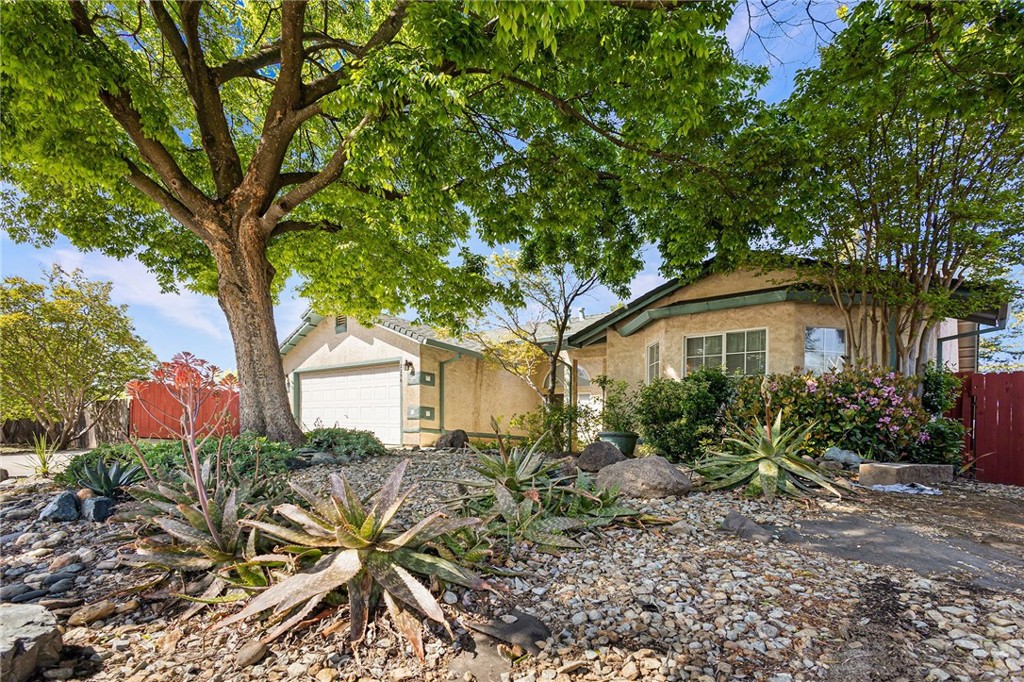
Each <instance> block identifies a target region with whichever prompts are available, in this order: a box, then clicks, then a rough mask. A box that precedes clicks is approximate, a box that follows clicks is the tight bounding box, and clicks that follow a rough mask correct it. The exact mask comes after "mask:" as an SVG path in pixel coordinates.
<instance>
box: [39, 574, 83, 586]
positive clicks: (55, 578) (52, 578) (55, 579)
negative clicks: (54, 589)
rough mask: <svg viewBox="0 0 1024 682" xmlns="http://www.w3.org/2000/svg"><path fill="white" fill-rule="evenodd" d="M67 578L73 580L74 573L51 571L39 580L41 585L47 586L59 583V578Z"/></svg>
mask: <svg viewBox="0 0 1024 682" xmlns="http://www.w3.org/2000/svg"><path fill="white" fill-rule="evenodd" d="M69 578H70V579H71V580H74V579H75V574H74V573H64V572H63V571H62V572H60V573H51V574H49V575H48V576H46V577H45V578H43V579H42V581H41V582H42V583H43V587H49V586H50V585H53V584H55V583H59V582H60V581H61V580H67V579H69Z"/></svg>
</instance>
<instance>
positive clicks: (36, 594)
mask: <svg viewBox="0 0 1024 682" xmlns="http://www.w3.org/2000/svg"><path fill="white" fill-rule="evenodd" d="M47 594H49V593H48V592H47V591H46V590H32V591H31V592H23V593H22V594H19V595H18V596H16V597H11V603H12V604H24V603H25V602H30V601H35V600H36V599H39V598H40V597H45V596H46V595H47Z"/></svg>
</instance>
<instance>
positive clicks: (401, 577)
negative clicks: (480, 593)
mask: <svg viewBox="0 0 1024 682" xmlns="http://www.w3.org/2000/svg"><path fill="white" fill-rule="evenodd" d="M408 464H409V461H408V460H405V461H404V462H402V463H401V464H399V465H398V467H396V468H395V470H394V472H392V474H391V475H390V476H389V477H388V479H387V481H386V482H385V483H384V485H383V486H382V487H381V489H380V490H379V491H378V492H377V493H376V494H375V495H374V496H373V497H371V498H370V499H369V500H368V502H367V503H366V504H364V502H363V501H362V500H361V499H360V498H359V496H358V495H356V493H355V492H354V491H353V490H352V488H351V486H350V485H349V483H348V481H347V480H346V479H345V477H344V476H343V475H341V474H332V475H331V477H330V487H331V492H330V496H329V497H328V499H326V500H325V499H322V498H320V497H318V496H317V495H315V494H314V493H312V492H310V491H308V490H305V489H304V488H302V487H301V486H297V485H295V484H292V488H293V489H294V490H295V492H296V493H297V494H298V495H299V496H300V497H302V498H303V499H305V500H306V502H308V503H309V506H310V510H306V509H303V508H301V507H299V506H296V505H294V504H283V505H280V506H278V507H277V508H276V509H275V512H276V513H277V515H278V516H280V517H283V518H284V519H286V520H287V521H289V522H291V524H292V526H283V525H278V524H274V523H269V522H264V521H245V522H243V523H244V525H246V526H248V527H250V528H254V529H257V530H259V531H261V532H262V533H264V534H266V535H268V536H270V537H273V538H277V539H278V540H281V541H282V542H284V543H288V545H289V546H290V547H289V549H290V550H291V551H297V550H298V551H307V552H308V553H309V555H310V556H316V555H320V557H319V559H318V560H317V561H316V563H315V565H314V566H313V567H312V568H311V569H310V570H308V571H306V572H302V573H297V574H296V575H293V576H291V577H289V578H287V579H286V580H284V581H282V582H280V583H278V584H276V585H274V586H273V587H271V588H269V589H267V590H265V591H263V592H262V593H260V594H259V595H257V596H256V597H254V598H253V599H252V601H250V602H249V604H248V605H246V607H245V608H244V609H242V610H241V611H239V612H238V613H236V614H234V615H233V616H231V617H229V618H226V619H225V620H224V621H222V622H221V623H220V624H219V625H218V627H224V626H227V625H229V624H231V623H236V622H238V621H242V620H245V619H247V618H250V617H252V616H256V615H258V614H261V613H263V612H266V611H269V612H270V614H271V617H272V618H274V619H277V620H279V621H280V624H279V625H278V626H277V627H276V628H275V629H274V630H273V631H272V632H271V633H270V634H269V635H268V636H267V637H266V638H265V639H264V641H269V640H272V639H274V638H276V637H277V636H279V635H280V634H283V633H284V632H287V631H288V630H289V629H291V628H292V627H294V626H295V625H296V624H297V623H299V622H300V621H301V620H302V619H304V618H305V617H306V616H307V615H308V614H309V613H310V612H311V611H312V610H313V609H314V608H316V606H317V605H318V604H319V603H320V602H322V601H324V600H325V599H327V598H328V597H329V596H331V595H332V594H333V593H335V592H336V591H337V590H340V589H342V588H344V589H345V590H346V591H347V596H348V604H349V611H350V613H349V619H350V631H349V634H350V639H351V641H352V642H353V644H356V643H358V642H360V641H362V639H363V636H364V634H365V632H366V626H367V623H368V622H369V619H370V616H371V614H372V613H374V612H375V611H376V609H377V606H378V605H379V600H380V598H381V597H383V600H384V602H385V604H386V605H387V608H388V611H389V612H390V614H391V617H392V619H393V620H394V623H395V625H396V627H397V628H398V629H399V630H400V631H401V632H402V634H403V635H404V636H405V638H406V639H407V640H408V641H409V643H410V644H411V645H412V647H413V650H414V651H415V652H416V655H417V656H418V657H419V658H420V659H421V660H422V659H423V657H424V652H423V634H422V627H421V623H420V619H419V618H418V617H417V616H416V615H415V614H416V613H417V612H418V613H420V614H423V615H425V616H427V617H428V618H430V619H431V620H433V621H435V622H437V623H440V624H442V625H443V626H444V627H445V629H446V630H448V631H449V634H450V633H451V630H450V629H449V628H448V623H447V621H446V620H445V617H444V613H443V612H442V611H441V607H440V605H439V604H438V603H437V601H436V600H435V599H434V597H433V595H431V593H430V591H429V590H428V589H427V588H426V587H425V586H424V585H423V584H422V583H421V582H420V581H419V580H418V579H417V578H416V576H417V575H419V576H423V577H427V578H438V579H440V580H443V581H445V582H448V583H453V584H457V585H462V586H464V587H468V588H471V589H483V588H485V587H486V584H485V583H484V582H483V581H482V580H481V579H480V578H479V577H478V576H476V575H474V574H473V573H471V572H469V571H467V570H466V569H464V568H462V567H460V566H458V565H456V564H455V563H453V562H451V561H449V560H447V559H444V558H441V557H438V556H435V555H432V554H427V553H426V552H425V551H423V550H424V547H425V545H426V544H427V543H428V542H430V541H432V540H434V539H435V538H438V537H439V536H441V535H443V534H445V533H451V532H453V531H457V530H459V529H460V528H467V527H474V526H477V525H478V524H479V520H478V519H474V518H448V517H446V516H445V515H444V514H442V513H441V512H435V513H433V514H431V515H429V516H427V517H426V518H424V519H423V520H421V521H420V522H419V523H416V524H415V525H413V526H412V527H410V528H408V529H406V530H398V529H396V528H395V527H394V526H395V524H394V523H393V522H394V519H395V516H396V514H397V513H398V511H399V510H400V509H401V507H402V505H403V504H404V503H405V500H406V499H408V496H409V494H410V493H411V492H412V489H410V490H408V491H406V492H405V494H400V488H401V483H402V477H403V476H404V474H405V469H406V467H407V466H408Z"/></svg>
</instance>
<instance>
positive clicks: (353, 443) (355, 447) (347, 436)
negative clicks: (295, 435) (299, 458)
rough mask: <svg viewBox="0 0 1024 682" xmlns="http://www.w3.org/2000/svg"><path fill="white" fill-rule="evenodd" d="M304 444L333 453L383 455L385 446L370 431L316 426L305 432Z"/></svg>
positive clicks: (385, 449) (385, 451) (385, 452)
mask: <svg viewBox="0 0 1024 682" xmlns="http://www.w3.org/2000/svg"><path fill="white" fill-rule="evenodd" d="M306 445H307V446H308V447H311V448H316V449H317V450H320V451H321V452H330V453H333V454H335V455H368V456H369V455H384V454H387V448H385V447H384V444H383V443H381V442H380V440H379V439H378V438H377V436H375V435H373V433H371V432H370V431H356V430H354V429H341V428H317V429H313V430H312V431H310V432H308V433H307V434H306Z"/></svg>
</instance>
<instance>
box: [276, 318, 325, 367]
mask: <svg viewBox="0 0 1024 682" xmlns="http://www.w3.org/2000/svg"><path fill="white" fill-rule="evenodd" d="M323 319H324V316H323V315H317V314H316V313H314V312H313V311H312V310H307V311H306V312H304V313H302V324H300V325H299V326H298V327H296V328H295V329H294V330H292V333H291V334H289V335H288V336H287V337H286V338H285V340H284V342H283V343H282V344H281V348H280V349H279V350H280V351H281V355H282V356H284V355H287V354H288V351H290V350H291V349H292V348H295V346H297V345H298V344H299V341H301V340H302V339H304V338H306V335H307V334H309V333H310V332H311V331H313V330H314V329H316V326H317V325H318V324H320V323H321V322H322V321H323Z"/></svg>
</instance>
